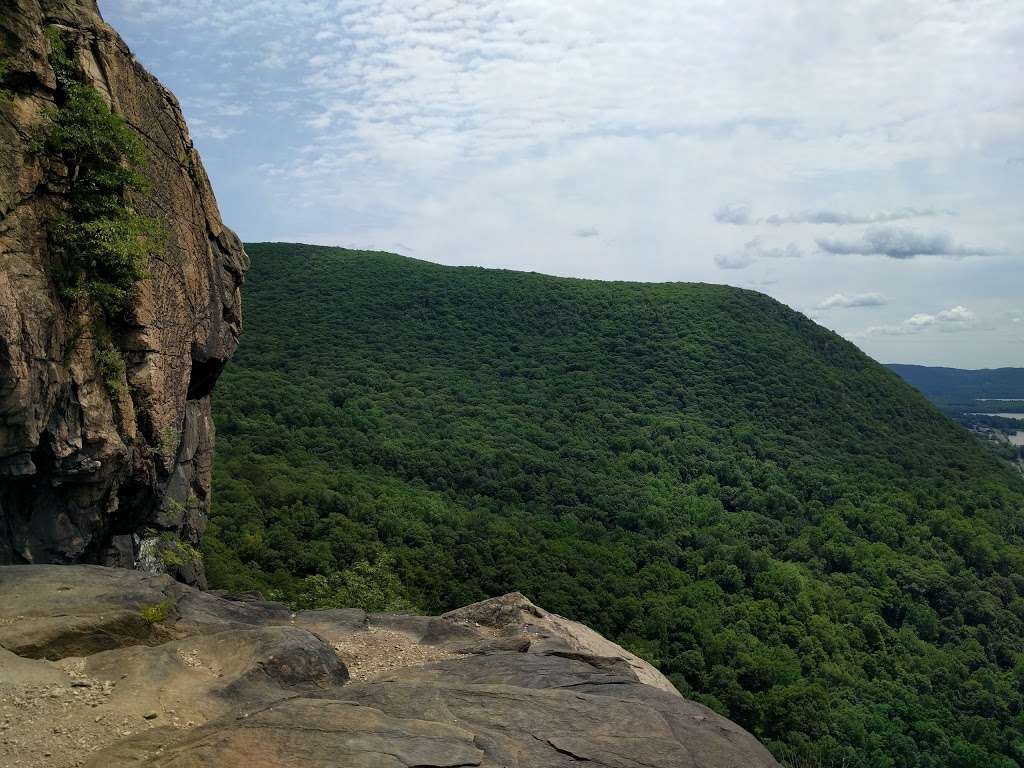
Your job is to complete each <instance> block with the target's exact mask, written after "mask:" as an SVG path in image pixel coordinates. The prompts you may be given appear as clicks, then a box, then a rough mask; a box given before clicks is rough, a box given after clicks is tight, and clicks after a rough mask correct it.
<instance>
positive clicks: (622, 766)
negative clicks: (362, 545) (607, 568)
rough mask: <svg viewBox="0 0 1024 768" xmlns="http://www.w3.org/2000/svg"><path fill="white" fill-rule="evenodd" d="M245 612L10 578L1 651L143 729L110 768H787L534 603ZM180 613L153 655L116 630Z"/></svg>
mask: <svg viewBox="0 0 1024 768" xmlns="http://www.w3.org/2000/svg"><path fill="white" fill-rule="evenodd" d="M230 597H231V598H232V599H227V598H226V597H221V596H218V595H214V594H210V593H204V592H199V591H198V590H195V589H193V588H191V587H187V586H185V585H182V584H178V583H176V582H174V581H173V580H172V579H171V578H169V577H168V576H166V575H165V576H151V575H147V574H144V573H140V572H137V571H124V570H115V569H106V568H99V567H90V566H73V567H59V566H14V567H6V568H0V646H3V647H4V648H6V649H7V651H13V653H8V652H7V651H3V650H0V679H3V678H5V677H6V678H10V679H14V680H21V681H24V680H34V681H35V683H36V685H37V688H39V689H42V690H48V689H50V688H52V687H54V686H55V685H57V686H60V682H61V677H60V675H59V674H58V672H59V670H62V669H75V670H77V674H78V675H79V677H76V678H74V680H73V681H72V682H71V683H70V684H65V685H63V686H61V687H60V690H61V691H65V690H67V691H71V690H72V689H73V686H74V685H75V682H74V681H78V680H83V679H84V680H86V681H88V685H89V686H90V687H89V688H87V689H85V690H96V691H99V693H97V694H96V695H102V696H104V697H105V698H104V699H103V701H104V703H103V709H101V710H100V711H101V712H111V713H114V714H116V715H117V717H115V718H112V721H113V722H120V718H121V715H122V713H128V717H129V719H131V720H134V721H135V722H137V723H143V724H144V725H141V726H140V729H139V730H137V731H134V732H133V731H130V730H129V731H126V732H121V731H120V730H118V728H112V729H110V730H109V731H106V732H104V739H105V740H104V741H102V743H97V744H95V745H93V746H94V747H95V748H96V751H95V752H94V753H93V754H92V755H91V756H90V762H89V763H88V765H90V766H92V767H93V768H111V767H113V768H118V767H120V766H137V767H142V766H146V767H148V768H200V767H206V766H210V767H212V766H216V767H217V768H261V767H262V766H279V765H301V766H309V767H311V768H317V767H319V766H323V768H327V766H332V767H334V766H342V765H343V766H367V767H373V768H376V767H377V766H387V767H388V768H403V767H407V766H446V767H447V766H450V767H454V766H485V767H488V768H491V767H493V768H498V767H499V766H517V768H532V767H533V766H538V767H539V766H544V767H545V768H551V767H559V766H578V764H579V763H580V762H590V763H593V764H595V765H602V766H611V767H613V768H675V767H676V766H678V767H679V768H778V765H777V763H776V762H775V761H774V760H773V759H772V758H771V756H770V755H769V753H768V752H767V750H765V748H764V747H763V746H761V745H760V744H759V743H758V742H757V740H756V739H754V738H753V737H752V736H751V735H750V734H748V733H746V732H745V731H744V730H743V729H742V728H740V727H739V726H737V725H735V724H734V723H731V722H729V721H728V720H726V719H725V718H723V717H721V716H719V715H717V714H715V713H714V712H712V711H711V710H709V709H707V708H706V707H703V706H701V705H699V704H695V703H693V702H690V701H687V700H686V699H684V698H683V697H681V696H680V695H679V694H678V693H677V692H676V691H675V690H674V689H666V688H665V685H667V681H664V678H662V677H660V675H658V673H657V671H656V670H654V669H653V668H652V667H650V666H649V665H645V663H643V662H640V661H639V660H638V659H636V657H633V656H631V655H630V654H628V653H627V652H626V651H624V650H623V649H622V648H620V647H619V646H617V645H615V644H614V643H611V642H609V641H608V640H606V639H605V638H603V637H601V636H600V635H597V634H596V633H593V632H592V631H591V630H589V629H587V628H586V627H583V626H582V625H580V624H577V623H576V622H571V621H569V620H568V619H564V618H563V617H559V616H556V615H554V614H549V613H547V612H546V611H544V610H543V609H541V608H539V607H537V606H535V605H533V604H532V603H530V602H529V601H528V600H526V599H525V598H524V597H523V596H522V595H516V594H513V595H506V596H504V597H501V598H495V599H494V600H488V601H484V602H483V603H478V604H476V605H473V606H469V607H468V608H466V609H463V610H460V611H454V612H452V613H450V614H446V615H445V616H440V617H430V616H412V615H408V614H368V613H365V612H363V611H358V610H337V611H304V612H301V613H299V614H297V615H294V616H293V614H292V613H291V612H290V611H288V609H287V608H286V607H285V606H282V605H280V604H278V603H273V602H268V601H265V600H262V599H261V598H260V596H259V595H234V596H230ZM163 600H171V601H172V602H173V609H171V610H168V611H167V614H166V616H165V617H164V618H163V619H162V620H161V621H159V622H157V626H153V625H150V631H149V632H148V633H147V634H144V636H141V637H140V636H136V635H135V634H134V633H133V632H134V631H133V630H129V629H127V628H125V627H124V626H121V625H118V624H116V623H115V624H114V625H113V626H112V625H111V620H110V619H109V618H108V617H121V618H122V619H123V617H125V616H128V615H131V614H132V613H136V614H137V613H138V611H139V608H140V606H147V605H153V604H157V603H158V602H159V601H163ZM353 636H355V637H359V638H362V642H361V643H359V644H357V645H358V646H359V647H360V648H373V647H374V646H373V643H372V640H373V639H374V638H375V637H377V638H382V639H381V640H380V641H379V642H380V643H381V644H380V645H378V646H376V647H377V649H378V651H377V652H378V653H380V654H381V655H382V656H383V657H384V658H382V659H380V661H382V662H385V663H382V664H381V665H379V666H378V667H377V668H378V669H382V670H384V671H382V672H377V673H374V674H372V675H370V676H368V677H364V678H362V679H360V680H359V681H348V671H347V670H346V668H345V665H344V664H343V662H342V660H341V659H339V657H338V655H337V654H336V653H335V650H334V648H333V647H332V644H333V643H335V642H337V641H338V640H344V639H345V638H352V637H353ZM99 638H102V639H99ZM396 638H405V641H406V642H407V643H411V644H413V646H415V647H417V648H420V649H421V650H422V649H424V648H428V647H429V648H432V649H443V650H445V651H446V652H445V653H443V654H440V656H439V655H438V654H437V653H434V654H433V656H431V655H430V654H426V655H423V656H420V657H419V658H421V659H423V658H440V657H443V658H444V660H441V661H434V662H426V663H423V662H415V661H413V662H405V663H404V665H403V664H402V663H398V664H396V663H391V664H388V663H387V662H388V661H389V657H392V656H393V658H391V659H390V660H391V661H394V658H398V657H399V656H401V651H399V650H396V649H397V648H398V647H399V646H396V644H395V643H396ZM340 647H342V646H341V645H339V648H340ZM72 651H73V652H74V653H72ZM14 654H18V655H14ZM76 655H77V656H83V657H84V658H71V656H76ZM26 656H42V657H45V658H50V659H56V658H63V660H62V661H60V662H56V664H55V663H54V662H46V661H29V660H28V659H26V658H24V657H26ZM404 658H407V659H415V658H417V657H416V655H415V654H412V655H408V656H406V657H404ZM410 664H412V665H410ZM346 681H347V682H346ZM652 681H653V683H652ZM662 681H664V682H662ZM61 696H62V698H61V699H60V701H61V702H67V703H66V704H65V703H59V704H56V705H54V706H60V707H61V708H62V709H61V712H62V717H64V718H65V719H67V720H69V721H70V722H72V724H73V721H74V717H75V712H76V710H75V704H74V697H70V698H71V701H69V702H68V701H67V699H68V697H65V696H64V694H63V693H62V694H61ZM95 711H96V710H94V709H91V708H89V709H86V710H85V713H86V716H87V717H89V718H90V720H89V722H92V719H91V718H92V716H93V713H94V712H95ZM150 713H155V714H156V715H157V717H156V718H154V719H152V720H148V721H146V720H143V718H142V715H143V714H150ZM164 723H168V724H172V723H173V724H174V726H175V727H163V726H162V725H160V726H157V724H164ZM15 725H17V724H15ZM190 725H194V726H195V727H189V726H190ZM154 726H156V727H154Z"/></svg>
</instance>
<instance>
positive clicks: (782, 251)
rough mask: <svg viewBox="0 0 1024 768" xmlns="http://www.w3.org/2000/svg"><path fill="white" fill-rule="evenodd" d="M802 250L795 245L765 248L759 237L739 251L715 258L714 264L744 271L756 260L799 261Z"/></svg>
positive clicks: (801, 256) (748, 242) (788, 244)
mask: <svg viewBox="0 0 1024 768" xmlns="http://www.w3.org/2000/svg"><path fill="white" fill-rule="evenodd" d="M803 255H804V253H803V250H801V248H800V246H798V245H797V244H796V243H787V244H786V245H785V246H782V247H774V248H773V247H769V246H765V245H764V243H763V242H762V240H761V238H760V237H755V238H754V239H753V240H748V241H747V242H746V243H744V244H743V248H742V249H741V250H738V251H735V252H733V253H728V254H720V255H718V256H715V264H717V265H718V266H719V267H721V268H722V269H746V268H747V267H749V266H750V265H751V264H753V263H754V262H755V261H756V260H757V259H799V258H803Z"/></svg>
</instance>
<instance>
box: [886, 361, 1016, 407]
mask: <svg viewBox="0 0 1024 768" xmlns="http://www.w3.org/2000/svg"><path fill="white" fill-rule="evenodd" d="M888 368H890V369H891V370H893V371H895V372H896V373H898V374H899V375H900V376H901V377H903V379H905V380H906V381H907V382H908V383H909V384H911V385H912V386H914V387H916V388H917V389H919V390H920V391H921V394H923V395H924V396H925V397H927V398H928V399H929V400H931V401H932V402H934V403H936V404H937V405H939V406H941V407H946V406H950V405H956V404H965V403H973V402H974V401H977V400H997V399H1008V400H1012V399H1019V400H1021V402H1022V403H1024V368H984V369H981V370H964V369H961V368H933V367H930V366H927V365H898V364H891V365H889V366H888Z"/></svg>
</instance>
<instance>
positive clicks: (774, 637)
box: [206, 244, 1024, 768]
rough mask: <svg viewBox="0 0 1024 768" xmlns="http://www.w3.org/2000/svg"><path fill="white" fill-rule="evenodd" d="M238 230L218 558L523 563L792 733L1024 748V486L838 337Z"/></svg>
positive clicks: (750, 312) (775, 316) (648, 293)
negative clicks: (256, 237)
mask: <svg viewBox="0 0 1024 768" xmlns="http://www.w3.org/2000/svg"><path fill="white" fill-rule="evenodd" d="M248 250H249V253H250V255H251V257H252V261H253V267H252V271H251V273H250V278H249V283H248V285H247V306H248V316H247V328H248V330H247V336H246V340H245V344H244V345H243V347H242V349H241V350H240V352H239V354H238V356H237V358H236V360H235V362H233V363H232V364H230V365H229V366H228V368H227V369H226V371H225V374H224V376H223V377H222V380H221V384H220V385H219V388H218V390H217V392H216V394H215V401H216V402H215V413H216V414H217V425H218V433H219V442H218V451H217V460H216V466H215V493H214V507H213V513H212V519H211V525H210V529H209V532H208V538H207V541H206V554H207V567H208V571H209V574H210V577H211V580H212V581H214V582H215V583H216V584H218V585H221V586H224V587H227V588H232V589H242V588H251V587H259V588H263V589H270V590H273V591H275V593H276V594H278V595H281V596H284V597H285V598H287V599H289V600H291V601H293V602H294V603H296V604H298V605H300V606H307V607H309V606H317V605H331V604H344V603H345V602H347V601H350V600H351V599H353V598H354V597H355V598H359V599H362V600H365V601H369V602H370V603H372V604H371V605H365V606H363V607H369V608H377V609H380V608H384V607H394V606H395V605H398V606H401V605H412V606H415V607H417V608H420V609H422V610H427V611H439V610H445V609H449V608H452V607H455V606H457V605H462V604H466V603H469V602H473V601H475V600H479V599H482V598H485V597H490V596H493V595H497V594H502V593H504V592H509V591H513V590H519V591H522V592H524V593H525V594H526V595H527V596H528V597H530V598H531V599H532V600H534V601H536V602H538V603H540V604H542V605H545V606H547V607H549V608H550V609H551V610H553V611H556V612H558V613H561V614H564V615H567V616H570V617H572V618H575V619H578V620H581V621H585V622H586V623H588V624H590V625H591V626H593V627H595V628H596V629H597V630H599V631H601V632H602V633H604V634H606V635H608V636H609V637H612V638H614V639H615V640H616V641H617V642H620V643H622V644H624V645H626V646H627V647H629V648H630V649H631V650H633V651H634V652H636V653H639V654H640V655H642V656H644V657H646V658H647V659H649V660H651V661H652V662H654V663H655V664H656V665H657V666H658V667H659V668H660V669H661V670H662V671H663V672H664V673H665V674H667V675H668V676H669V677H670V679H671V680H672V681H673V682H674V683H675V684H676V685H677V686H678V687H679V689H680V690H681V691H682V692H683V693H684V694H685V695H686V696H688V697H690V698H696V699H698V700H700V701H702V702H704V703H706V704H708V705H710V706H712V707H713V708H714V709H716V710H718V711H719V712H722V713H723V714H726V715H728V716H729V717H730V718H732V719H734V720H736V721H737V722H739V723H740V724H741V725H743V726H744V727H746V728H748V729H749V730H751V731H752V732H753V733H754V734H755V735H756V736H758V737H759V738H762V739H763V740H765V741H766V742H767V743H768V744H769V747H770V748H771V749H772V750H773V751H774V752H775V753H776V755H778V756H780V757H783V758H785V759H793V758H796V757H812V758H813V757H816V758H819V759H821V760H822V762H823V763H824V764H829V761H834V764H842V761H844V760H846V761H847V763H846V764H848V765H864V766H873V767H874V766H901V767H903V766H980V765H985V766H987V767H988V768H992V767H993V766H1000V767H1001V768H1010V767H1011V766H1015V765H1017V764H1018V762H1019V761H1021V760H1024V718H1022V714H1021V713H1022V708H1024V700H1022V693H1021V686H1022V683H1024V660H1022V652H1024V546H1022V538H1021V535H1022V532H1024V512H1022V507H1024V485H1022V483H1021V480H1020V478H1019V477H1018V478H1015V477H1014V476H1013V475H1011V474H1010V473H1009V472H1008V471H1006V470H1005V469H1004V468H1003V467H1001V466H1000V465H999V464H998V463H997V462H996V461H995V460H994V459H992V458H990V457H989V456H988V455H987V454H986V453H985V452H984V451H982V450H981V449H980V448H979V447H978V446H977V445H976V443H975V442H974V441H973V440H972V438H971V437H970V436H969V435H968V434H967V433H966V432H965V431H964V430H962V429H961V428H959V427H957V426H956V425H954V424H952V423H951V422H950V421H948V420H947V419H946V418H945V417H943V416H942V415H941V414H940V413H939V412H938V411H937V410H936V409H935V408H934V407H932V406H931V405H930V404H928V403H927V401H925V399H924V398H923V397H922V396H921V395H920V394H918V393H917V392H916V391H915V390H913V389H912V388H911V387H909V386H907V385H906V384H904V383H903V382H902V381H901V380H900V379H899V378H898V377H897V376H896V375H895V374H894V373H892V372H890V371H888V370H886V369H885V368H884V367H883V366H881V365H878V364H876V363H874V362H873V361H871V360H870V359H869V358H867V357H866V356H865V355H863V354H862V353H861V352H859V351H858V350H857V349H856V348H855V347H853V346H852V345H850V344H849V343H847V342H845V341H844V340H842V339H841V338H840V337H838V336H836V335H835V334H833V333H831V332H829V331H826V330H824V329H822V328H820V327H819V326H817V325H815V324H814V323H812V322H811V321H810V320H808V319H807V318H805V317H803V316H801V315H799V314H797V313H795V312H793V311H791V310H789V309H788V308H786V307H784V306H783V305H781V304H779V303H777V302H775V301H773V300H771V299H769V298H767V297H765V296H763V295H760V294H757V293H753V292H750V291H742V290H738V289H734V288H727V287H722V286H713V285H694V284H670V285H640V284H625V283H605V282H593V281H581V280H568V279H558V278H551V277H545V276H542V275H536V274H523V273H514V272H505V271H496V270H483V269H473V268H449V267H441V266H437V265H432V264H428V263H425V262H419V261H415V260H411V259H405V258H402V257H399V256H394V255H389V254H380V253H365V252H353V251H345V250H340V249H329V248H319V247H311V246H298V245H280V244H278V245H273V244H263V245H252V246H248ZM315 574H320V575H315Z"/></svg>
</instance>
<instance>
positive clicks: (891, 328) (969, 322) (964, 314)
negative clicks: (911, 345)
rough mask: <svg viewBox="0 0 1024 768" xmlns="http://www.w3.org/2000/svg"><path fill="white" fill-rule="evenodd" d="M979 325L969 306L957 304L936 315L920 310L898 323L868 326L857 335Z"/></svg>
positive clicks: (953, 329)
mask: <svg viewBox="0 0 1024 768" xmlns="http://www.w3.org/2000/svg"><path fill="white" fill-rule="evenodd" d="M976 325H977V317H976V316H975V314H974V313H973V312H972V311H971V310H969V309H968V308H967V307H965V306H962V305H957V306H955V307H952V308H951V309H944V310H942V311H941V312H937V313H935V314H934V315H933V314H928V313H926V312H919V313H918V314H916V315H912V316H911V317H908V318H907V319H906V320H904V321H903V322H902V323H899V324H898V325H876V326H873V327H871V328H868V329H866V330H864V331H863V332H861V333H860V334H855V335H856V336H871V335H875V334H883V335H886V336H906V335H907V334H912V333H921V332H922V331H928V330H934V331H941V332H943V333H957V332H960V331H967V330H971V329H972V328H974V327H976Z"/></svg>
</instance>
